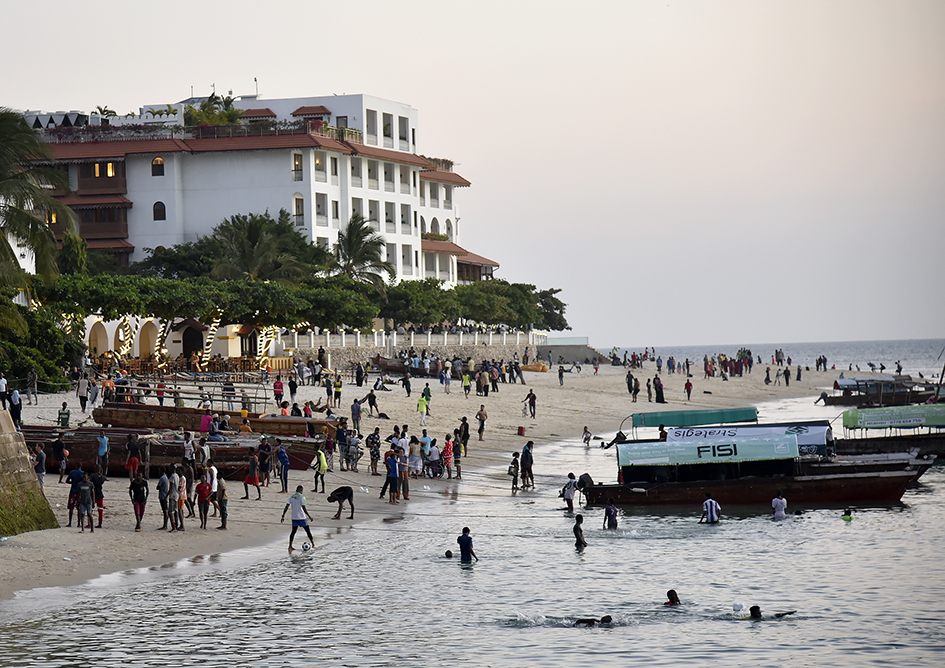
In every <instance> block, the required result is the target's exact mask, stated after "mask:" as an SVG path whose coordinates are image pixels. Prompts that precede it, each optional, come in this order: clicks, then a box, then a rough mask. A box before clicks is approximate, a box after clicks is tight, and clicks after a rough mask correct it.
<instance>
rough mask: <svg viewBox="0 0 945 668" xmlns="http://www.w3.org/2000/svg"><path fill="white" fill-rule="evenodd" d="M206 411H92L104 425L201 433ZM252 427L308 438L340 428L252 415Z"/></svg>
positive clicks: (234, 416)
mask: <svg viewBox="0 0 945 668" xmlns="http://www.w3.org/2000/svg"><path fill="white" fill-rule="evenodd" d="M214 412H215V413H219V414H220V415H226V416H227V419H228V421H229V423H230V426H231V427H233V428H236V427H238V426H239V425H240V424H242V421H243V418H242V416H241V413H240V411H231V410H222V409H215V410H214ZM204 413H205V411H203V410H201V409H199V408H185V407H176V406H155V405H153V404H137V403H108V404H105V405H104V406H102V407H101V408H96V409H95V410H93V411H92V417H93V418H94V419H95V421H96V422H98V423H99V424H100V425H110V426H112V427H126V428H132V429H170V430H174V431H176V430H181V431H191V432H194V433H197V432H199V431H200V420H201V418H202V417H203V415H204ZM247 419H249V423H250V426H252V428H253V431H254V432H255V433H257V434H272V435H275V436H307V435H309V433H310V432H311V433H319V432H322V431H326V432H327V433H329V434H330V435H331V436H334V434H335V430H336V429H337V427H338V422H337V421H335V420H325V419H320V418H305V417H290V416H285V415H276V414H268V413H248V414H247Z"/></svg>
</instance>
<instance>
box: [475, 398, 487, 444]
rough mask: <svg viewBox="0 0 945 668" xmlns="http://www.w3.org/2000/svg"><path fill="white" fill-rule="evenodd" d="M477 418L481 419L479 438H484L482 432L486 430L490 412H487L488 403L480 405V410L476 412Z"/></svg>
mask: <svg viewBox="0 0 945 668" xmlns="http://www.w3.org/2000/svg"><path fill="white" fill-rule="evenodd" d="M476 419H477V420H479V440H480V441H481V440H482V434H483V432H485V431H486V420H488V419H489V414H488V413H486V405H485V404H480V405H479V412H478V413H476Z"/></svg>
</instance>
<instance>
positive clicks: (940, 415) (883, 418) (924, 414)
mask: <svg viewBox="0 0 945 668" xmlns="http://www.w3.org/2000/svg"><path fill="white" fill-rule="evenodd" d="M843 427H844V429H889V428H899V429H910V428H913V427H945V406H943V405H921V404H920V405H915V406H887V407H885V408H851V409H849V410H846V411H844V412H843Z"/></svg>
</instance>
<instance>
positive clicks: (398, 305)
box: [380, 278, 459, 325]
mask: <svg viewBox="0 0 945 668" xmlns="http://www.w3.org/2000/svg"><path fill="white" fill-rule="evenodd" d="M458 313H459V305H458V304H457V302H456V299H455V297H454V295H453V291H452V290H444V289H443V282H442V281H438V280H437V279H435V278H427V279H424V280H422V281H401V282H400V283H398V284H397V285H395V286H392V287H388V288H387V301H386V303H384V304H382V305H381V309H380V315H381V317H382V318H384V320H385V321H386V320H390V321H392V322H393V323H394V324H414V325H430V324H433V323H436V322H443V321H444V320H451V319H454V318H455V317H456V316H457V314H458Z"/></svg>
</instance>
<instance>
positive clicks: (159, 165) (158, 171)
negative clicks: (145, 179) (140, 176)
mask: <svg viewBox="0 0 945 668" xmlns="http://www.w3.org/2000/svg"><path fill="white" fill-rule="evenodd" d="M151 176H164V158H155V159H154V160H152V161H151Z"/></svg>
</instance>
